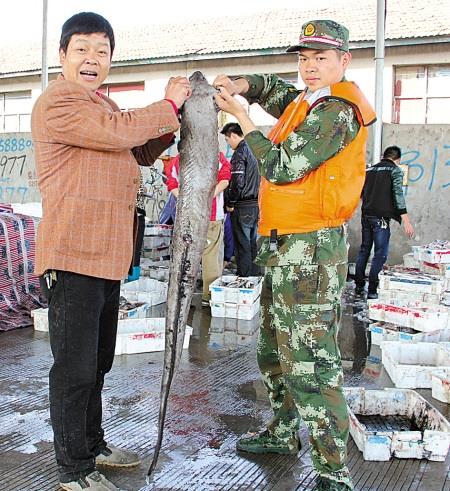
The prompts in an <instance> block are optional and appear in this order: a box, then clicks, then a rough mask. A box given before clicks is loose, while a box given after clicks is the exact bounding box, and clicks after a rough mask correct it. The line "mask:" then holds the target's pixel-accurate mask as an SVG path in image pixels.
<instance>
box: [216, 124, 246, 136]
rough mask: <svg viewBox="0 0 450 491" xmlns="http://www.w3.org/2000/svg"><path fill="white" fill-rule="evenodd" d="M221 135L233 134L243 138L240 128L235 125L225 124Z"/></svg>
mask: <svg viewBox="0 0 450 491" xmlns="http://www.w3.org/2000/svg"><path fill="white" fill-rule="evenodd" d="M221 133H222V135H226V136H230V135H231V133H235V134H236V135H238V136H244V133H243V132H242V129H241V127H240V126H239V125H238V124H237V123H227V124H226V125H225V126H224V127H223V128H222V131H221Z"/></svg>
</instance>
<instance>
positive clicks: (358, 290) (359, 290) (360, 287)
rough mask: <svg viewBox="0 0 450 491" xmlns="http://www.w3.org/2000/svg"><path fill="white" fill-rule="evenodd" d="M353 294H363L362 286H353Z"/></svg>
mask: <svg viewBox="0 0 450 491" xmlns="http://www.w3.org/2000/svg"><path fill="white" fill-rule="evenodd" d="M355 295H364V287H363V286H355Z"/></svg>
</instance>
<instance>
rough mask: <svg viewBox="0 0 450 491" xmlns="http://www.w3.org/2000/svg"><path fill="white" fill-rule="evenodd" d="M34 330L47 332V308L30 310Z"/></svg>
mask: <svg viewBox="0 0 450 491" xmlns="http://www.w3.org/2000/svg"><path fill="white" fill-rule="evenodd" d="M31 317H33V325H34V330H35V331H42V332H48V309H34V310H32V311H31Z"/></svg>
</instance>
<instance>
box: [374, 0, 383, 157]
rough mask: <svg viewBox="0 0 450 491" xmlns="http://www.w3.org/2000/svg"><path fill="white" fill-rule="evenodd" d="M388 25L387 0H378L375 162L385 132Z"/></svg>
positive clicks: (379, 153) (379, 152) (378, 155)
mask: <svg viewBox="0 0 450 491" xmlns="http://www.w3.org/2000/svg"><path fill="white" fill-rule="evenodd" d="M385 27H386V0H377V34H376V39H375V112H376V114H377V120H376V122H375V125H374V126H375V127H374V139H373V163H374V164H376V163H377V162H379V160H380V157H381V138H382V134H383V70H384V44H385V43H384V36H385Z"/></svg>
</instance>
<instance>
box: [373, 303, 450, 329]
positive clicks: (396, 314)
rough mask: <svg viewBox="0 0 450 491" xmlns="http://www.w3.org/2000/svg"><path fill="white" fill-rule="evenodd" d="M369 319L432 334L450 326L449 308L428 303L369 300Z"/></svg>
mask: <svg viewBox="0 0 450 491" xmlns="http://www.w3.org/2000/svg"><path fill="white" fill-rule="evenodd" d="M367 306H368V309H369V318H370V319H372V320H377V321H384V322H389V323H391V324H396V325H399V326H405V327H411V328H412V329H415V330H416V331H422V332H431V331H436V330H438V329H445V328H447V327H450V325H449V308H448V307H446V306H444V305H436V304H430V303H426V302H406V301H401V300H390V301H388V302H384V301H380V300H379V299H375V300H368V301H367Z"/></svg>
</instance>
